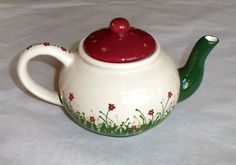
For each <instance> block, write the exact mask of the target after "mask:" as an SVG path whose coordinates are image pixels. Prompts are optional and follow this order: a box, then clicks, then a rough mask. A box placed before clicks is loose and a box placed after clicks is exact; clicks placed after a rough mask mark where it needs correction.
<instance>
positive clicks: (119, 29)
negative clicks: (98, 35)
mask: <svg viewBox="0 0 236 165" xmlns="http://www.w3.org/2000/svg"><path fill="white" fill-rule="evenodd" d="M129 27H130V26H129V22H128V20H126V19H125V18H115V19H113V20H112V21H111V22H110V29H111V31H112V32H113V33H115V34H118V35H119V36H120V37H123V36H124V35H125V34H126V33H127V32H128V31H129Z"/></svg>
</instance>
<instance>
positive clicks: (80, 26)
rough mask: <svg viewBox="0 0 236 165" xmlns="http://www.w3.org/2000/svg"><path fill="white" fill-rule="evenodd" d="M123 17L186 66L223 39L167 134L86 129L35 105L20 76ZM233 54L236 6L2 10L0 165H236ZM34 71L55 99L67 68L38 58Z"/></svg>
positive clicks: (218, 0) (30, 5)
mask: <svg viewBox="0 0 236 165" xmlns="http://www.w3.org/2000/svg"><path fill="white" fill-rule="evenodd" d="M118 16H119V17H126V18H127V19H129V21H130V22H131V24H132V25H133V26H136V27H139V28H142V29H144V30H146V31H147V32H149V33H150V34H152V35H153V36H154V37H155V38H157V39H158V40H159V41H160V42H161V44H162V46H163V47H164V49H166V50H167V51H168V52H169V54H170V56H171V57H172V58H173V59H174V60H175V62H176V64H177V65H178V66H181V65H183V64H184V61H185V60H186V58H187V56H188V54H189V53H190V51H191V48H192V46H193V44H194V43H195V42H196V40H197V39H198V38H200V37H201V36H202V35H204V34H212V35H215V36H217V37H218V38H219V39H220V43H219V44H218V45H217V46H216V48H215V49H214V50H213V51H212V52H211V54H210V55H209V57H208V59H207V61H206V67H205V76H204V80H203V82H202V84H201V87H200V88H199V90H198V91H197V92H196V93H195V94H194V95H193V96H192V97H191V98H189V99H188V100H186V101H184V102H182V103H180V104H178V105H177V106H176V108H175V110H174V111H173V113H172V114H171V115H170V116H169V117H168V118H167V119H166V120H165V121H164V122H163V123H162V124H160V125H159V126H157V127H155V128H154V129H152V130H150V131H147V132H145V133H144V134H141V135H138V136H134V137H129V138H112V137H106V136H101V135H97V134H94V133H91V132H89V131H87V130H85V129H83V128H81V127H80V126H78V125H77V124H75V123H74V122H73V121H71V120H70V119H69V118H68V117H67V116H66V115H65V113H64V112H63V109H62V108H60V107H58V106H54V105H52V104H48V103H46V102H43V101H41V100H40V99H38V98H36V97H32V95H31V94H30V93H29V92H28V91H27V90H26V89H25V88H24V87H22V85H21V84H20V82H19V80H18V78H17V75H16V61H17V58H18V55H19V53H20V52H21V51H22V50H23V49H24V48H25V47H26V46H28V45H30V44H32V43H37V42H43V41H48V42H52V43H55V44H57V45H62V46H64V47H67V48H71V49H73V48H74V46H75V45H76V43H77V42H78V41H79V40H80V39H81V38H82V37H83V36H85V35H87V34H89V33H90V32H92V31H94V30H96V29H98V28H101V27H105V26H107V25H108V23H109V21H110V20H111V19H112V18H114V17H118ZM235 46H236V1H235V0H226V1H222V0H202V1H194V0H189V1H187V0H175V1H171V0H156V1H155V0H146V1H144V0H143V1H141V0H137V1H132V0H122V1H118V0H112V1H106V0H96V1H95V0H87V1H86V0H80V1H76V0H67V1H62V0H54V1H49V0H37V1H33V0H15V1H13V0H5V1H4V0H1V1H0V165H54V164H55V165H78V164H81V165H92V164H96V165H111V164H112V165H123V164H129V165H132V164H135V165H143V164H146V165H154V164H155V165H156V164H161V165H175V164H181V165H209V164H214V165H234V164H236V48H235ZM29 70H30V73H31V75H32V77H33V78H34V79H36V80H37V81H38V82H40V83H41V84H43V85H44V86H46V87H48V88H50V89H53V88H54V87H55V86H56V80H57V76H58V73H59V70H60V63H59V62H57V61H56V60H54V59H52V58H47V57H46V58H45V57H44V58H37V59H35V60H33V61H32V62H31V63H30V65H29ZM55 75H56V76H55ZM53 84H54V85H53Z"/></svg>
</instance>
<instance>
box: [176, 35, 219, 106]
mask: <svg viewBox="0 0 236 165" xmlns="http://www.w3.org/2000/svg"><path fill="white" fill-rule="evenodd" d="M218 42H219V40H218V38H216V37H213V36H203V37H202V38H200V39H199V40H198V42H197V43H196V44H195V46H194V47H193V50H192V52H191V54H190V56H189V59H188V61H187V62H186V64H185V65H184V66H183V67H182V68H179V76H180V95H179V100H178V102H181V101H183V100H185V99H187V98H188V97H190V96H191V95H192V94H193V93H194V92H195V91H196V90H197V89H198V87H199V86H200V84H201V82H202V78H203V73H204V62H205V60H206V58H207V55H208V54H209V53H210V51H211V50H212V49H213V48H214V47H215V45H216V44H217V43H218Z"/></svg>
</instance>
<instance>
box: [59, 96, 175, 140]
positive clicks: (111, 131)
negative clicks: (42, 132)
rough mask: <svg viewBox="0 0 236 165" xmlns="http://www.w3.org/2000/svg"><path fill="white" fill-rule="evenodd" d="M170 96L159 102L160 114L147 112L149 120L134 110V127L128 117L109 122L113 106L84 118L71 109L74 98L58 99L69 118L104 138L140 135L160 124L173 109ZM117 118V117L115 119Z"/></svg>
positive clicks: (62, 97) (81, 113)
mask: <svg viewBox="0 0 236 165" xmlns="http://www.w3.org/2000/svg"><path fill="white" fill-rule="evenodd" d="M171 96H172V93H171V92H169V93H168V98H167V100H166V101H163V102H161V104H162V107H163V109H162V111H161V112H160V111H159V112H155V111H154V110H153V109H151V110H149V112H148V115H149V116H150V118H146V117H145V115H144V114H143V112H142V111H141V110H139V109H135V110H134V112H135V113H137V115H136V116H135V115H134V116H133V118H135V119H136V120H137V121H139V124H136V125H132V123H131V122H130V117H128V116H127V119H126V121H123V122H121V123H116V122H114V121H113V120H111V119H110V118H109V113H110V112H111V111H113V110H114V109H115V108H116V107H115V105H114V104H108V109H107V111H105V112H103V111H99V113H100V115H99V116H86V114H85V113H84V112H79V111H78V110H75V109H74V108H73V106H72V105H71V104H73V99H74V97H73V96H72V95H69V97H68V98H67V97H66V96H65V95H64V94H63V95H61V96H60V98H61V102H62V104H63V105H64V106H65V109H66V111H67V113H68V114H69V115H70V117H72V119H73V120H74V121H75V122H76V123H77V124H79V125H80V126H82V127H83V128H85V129H87V130H89V131H91V132H95V133H98V134H100V135H105V136H112V137H129V136H134V135H138V134H141V133H143V132H145V131H147V130H149V129H151V128H153V127H155V126H156V125H158V124H160V123H161V122H162V121H163V120H164V119H165V118H166V117H167V116H168V115H169V114H170V113H171V111H172V110H173V109H174V106H173V101H172V100H171V99H170V98H171ZM118 118H119V117H118V116H117V119H118Z"/></svg>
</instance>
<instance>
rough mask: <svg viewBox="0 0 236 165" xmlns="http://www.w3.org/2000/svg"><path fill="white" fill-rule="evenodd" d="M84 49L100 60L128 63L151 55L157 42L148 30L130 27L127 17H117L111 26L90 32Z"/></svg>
mask: <svg viewBox="0 0 236 165" xmlns="http://www.w3.org/2000/svg"><path fill="white" fill-rule="evenodd" d="M157 46H158V45H157ZM84 49H85V52H86V53H87V54H88V55H89V56H91V57H93V58H95V59H97V60H100V61H104V62H111V63H128V62H134V61H138V60H142V59H144V58H147V57H149V56H151V55H152V54H153V53H154V52H155V50H156V42H155V40H154V38H153V37H152V36H151V35H150V34H148V33H147V32H145V31H143V30H140V29H137V28H134V27H130V26H129V22H128V21H127V20H126V19H124V18H116V19H113V20H112V21H111V23H110V27H109V28H104V29H100V30H98V31H95V32H93V33H92V34H90V35H89V36H88V37H87V38H86V39H85V41H84Z"/></svg>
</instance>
